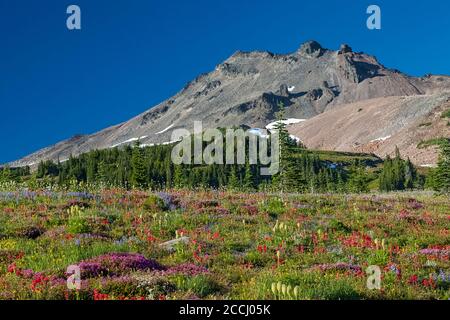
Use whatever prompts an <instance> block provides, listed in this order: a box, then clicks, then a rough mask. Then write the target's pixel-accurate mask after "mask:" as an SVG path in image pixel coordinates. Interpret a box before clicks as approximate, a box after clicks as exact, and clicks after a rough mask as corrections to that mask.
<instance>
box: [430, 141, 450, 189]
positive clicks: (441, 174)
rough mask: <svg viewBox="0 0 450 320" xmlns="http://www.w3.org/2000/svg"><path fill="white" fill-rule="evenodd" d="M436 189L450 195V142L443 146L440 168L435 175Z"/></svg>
mask: <svg viewBox="0 0 450 320" xmlns="http://www.w3.org/2000/svg"><path fill="white" fill-rule="evenodd" d="M434 179H435V182H434V185H435V189H436V190H438V191H441V192H444V193H450V140H448V141H447V142H446V143H443V144H442V145H441V153H440V155H439V160H438V166H437V168H436V171H435V173H434Z"/></svg>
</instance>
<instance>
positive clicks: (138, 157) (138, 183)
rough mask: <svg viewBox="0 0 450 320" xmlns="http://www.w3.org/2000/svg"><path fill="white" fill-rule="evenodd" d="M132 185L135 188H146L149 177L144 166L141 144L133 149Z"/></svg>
mask: <svg viewBox="0 0 450 320" xmlns="http://www.w3.org/2000/svg"><path fill="white" fill-rule="evenodd" d="M131 169H132V174H131V183H132V185H133V186H135V187H138V188H142V187H145V185H146V181H147V177H146V173H147V170H146V169H145V165H144V155H143V153H142V149H141V147H140V145H139V142H138V143H136V145H135V146H134V147H133V151H132V158H131Z"/></svg>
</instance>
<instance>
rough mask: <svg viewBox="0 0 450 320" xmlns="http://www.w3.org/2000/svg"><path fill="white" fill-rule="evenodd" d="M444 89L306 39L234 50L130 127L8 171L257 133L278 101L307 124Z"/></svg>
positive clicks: (66, 145)
mask: <svg viewBox="0 0 450 320" xmlns="http://www.w3.org/2000/svg"><path fill="white" fill-rule="evenodd" d="M446 90H450V78H449V77H446V76H428V77H423V78H415V77H409V76H407V75H405V74H403V73H401V72H398V71H396V70H391V69H388V68H386V67H384V66H383V65H382V64H380V63H379V62H378V61H377V59H376V58H375V57H373V56H371V55H369V54H365V53H356V52H353V50H352V49H351V47H350V46H349V45H345V44H344V45H341V47H340V48H339V49H338V50H336V51H333V50H330V49H325V48H323V47H322V46H321V45H320V44H319V43H318V42H317V41H313V40H311V41H307V42H305V43H303V44H302V45H301V46H300V48H299V49H298V50H297V51H296V52H293V53H290V54H274V53H271V52H268V51H252V52H243V51H237V52H235V53H234V54H233V55H231V56H230V57H229V58H228V59H227V60H225V61H224V62H222V63H220V64H218V65H217V67H216V68H215V69H214V70H212V71H211V72H209V73H205V74H202V75H200V76H198V77H197V78H195V79H194V80H192V81H191V82H189V83H188V84H187V85H186V86H185V87H184V88H182V90H181V91H180V92H178V93H177V94H175V95H174V96H173V97H170V98H169V99H167V100H165V101H162V102H161V103H160V104H158V105H156V106H154V107H152V108H150V109H148V110H146V111H144V112H143V113H142V114H140V115H137V116H136V117H134V118H132V119H130V120H129V121H126V122H124V123H122V124H120V125H117V126H113V127H110V128H107V129H105V130H102V131H100V132H97V133H95V134H92V135H87V136H83V137H81V138H78V139H72V140H66V141H62V142H60V143H58V144H56V145H54V146H50V147H47V148H45V149H43V150H40V151H38V152H36V153H34V154H32V155H30V156H27V157H25V158H23V159H21V160H18V161H15V162H13V163H11V164H10V165H12V166H24V165H31V166H33V165H36V164H37V163H38V162H39V161H41V160H47V159H51V160H55V161H56V160H57V159H60V160H61V161H64V160H65V159H68V158H69V157H70V155H74V156H76V155H78V154H80V153H83V152H87V151H90V150H93V149H102V148H110V147H114V146H124V145H127V144H131V143H133V142H134V141H136V140H137V139H139V140H140V142H141V144H144V145H146V144H147V145H150V144H155V143H164V142H169V141H170V140H171V133H172V131H173V130H175V129H177V128H188V129H192V126H193V122H194V121H198V120H201V121H202V122H203V127H204V128H207V127H228V126H241V125H244V126H248V127H255V128H264V127H265V126H266V125H267V124H268V123H270V122H272V121H273V120H274V117H275V114H276V111H277V106H278V103H279V102H283V103H284V105H285V106H286V107H287V108H286V115H287V117H289V118H296V119H310V118H315V117H317V116H318V115H321V114H325V113H327V112H329V111H331V110H339V109H340V108H341V107H342V106H344V105H347V104H350V103H356V102H361V101H365V100H369V99H375V98H383V97H390V96H396V97H400V96H418V95H432V94H436V93H442V92H446ZM384 112H386V111H384ZM408 119H412V118H408ZM307 122H308V121H306V123H307ZM383 125H384V124H382V123H380V124H379V126H383Z"/></svg>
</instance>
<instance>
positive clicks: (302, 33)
mask: <svg viewBox="0 0 450 320" xmlns="http://www.w3.org/2000/svg"><path fill="white" fill-rule="evenodd" d="M70 4H76V5H79V6H80V8H81V11H82V30H79V31H69V30H68V29H67V28H66V18H67V14H66V8H67V7H68V6H69V5H70ZM370 4H377V5H379V6H380V7H381V10H382V30H380V31H370V30H368V29H367V28H366V19H367V15H366V8H367V7H368V6H369V5H370ZM449 16H450V2H449V1H446V0H439V1H438V0H428V1H420V2H418V1H410V0H408V1H407V0H388V1H365V0H357V1H356V0H330V1H325V0H322V1H317V0H316V1H303V0H292V1H282V0H277V1H274V0H273V1H268V0H240V1H235V0H226V1H221V0H215V1H212V0H197V1H187V0H183V1H181V0H171V1H151V0H147V1H144V0H114V1H111V0H71V1H64V0H39V1H36V0H28V1H23V0H14V1H1V2H0V36H1V44H0V111H1V113H0V150H1V152H0V163H3V162H6V161H10V160H14V159H17V158H19V157H22V156H25V155H27V154H29V153H31V152H33V151H36V150H37V149H40V148H42V147H45V146H48V145H50V144H53V143H55V142H58V141H60V140H62V139H66V138H70V137H71V136H73V135H75V134H80V133H92V132H95V131H97V130H100V129H103V128H105V127H107V126H110V125H113V124H117V123H120V122H122V121H125V120H128V119H129V118H131V117H132V116H135V115H137V114H139V113H141V112H143V111H145V110H146V109H148V108H150V107H151V106H153V105H155V104H157V103H158V102H160V101H162V100H164V99H166V98H168V97H170V96H171V95H173V94H174V93H176V92H177V91H179V90H180V89H181V88H182V87H183V86H184V85H185V84H186V83H187V82H188V81H190V80H191V79H193V78H194V77H196V76H197V75H198V74H200V73H202V72H208V71H210V70H212V69H214V67H215V66H216V65H217V64H219V63H221V62H222V61H223V60H225V59H226V58H227V57H228V56H230V55H231V54H232V53H233V52H235V51H236V50H247V51H249V50H269V51H272V52H275V53H288V52H292V51H295V50H296V49H297V48H298V46H299V45H300V44H301V43H302V42H304V41H306V40H309V39H314V40H317V41H318V42H319V43H321V44H322V46H324V47H327V48H330V49H337V48H338V46H339V45H340V44H341V43H344V42H345V43H348V44H350V45H351V46H352V47H353V49H354V50H356V51H364V52H368V53H371V54H373V55H375V56H377V58H378V59H379V60H380V61H381V62H382V63H383V64H384V65H386V66H388V67H392V68H397V69H399V70H401V71H403V72H406V73H408V74H411V75H419V76H420V75H424V74H426V73H437V74H450V58H449V57H450V19H449V18H448V17H449Z"/></svg>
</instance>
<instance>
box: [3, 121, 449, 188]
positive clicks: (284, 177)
mask: <svg viewBox="0 0 450 320" xmlns="http://www.w3.org/2000/svg"><path fill="white" fill-rule="evenodd" d="M276 129H278V132H279V133H280V135H279V136H280V146H281V150H282V151H281V157H280V162H279V164H280V170H279V172H278V173H277V174H276V175H273V176H262V175H261V174H260V167H261V166H260V165H259V164H256V165H254V164H249V161H248V159H246V163H245V164H240V165H227V164H212V165H194V164H190V165H174V164H173V162H172V159H171V151H172V148H173V146H172V145H156V146H150V147H141V146H139V144H138V143H137V144H136V145H134V146H125V147H122V148H117V147H116V148H112V149H105V150H95V151H91V152H88V153H85V154H82V155H80V156H78V157H70V158H69V159H68V160H67V161H64V162H58V163H55V162H52V161H45V162H41V163H39V166H38V168H37V171H36V172H34V173H32V174H31V173H30V170H29V168H16V169H9V168H3V169H2V170H1V171H0V181H10V180H15V181H21V180H22V181H26V182H27V183H29V184H30V185H31V186H33V185H34V184H39V183H38V182H42V181H44V182H46V183H50V184H57V185H60V186H71V185H73V184H76V183H80V182H82V183H91V184H98V185H102V186H105V187H122V188H128V189H131V188H151V189H165V188H226V189H232V190H242V191H253V190H276V191H286V192H305V193H306V192H341V193H345V192H367V191H370V190H374V189H375V190H376V189H378V190H380V191H394V190H408V189H423V188H434V189H436V190H440V191H446V192H448V191H449V190H450V153H449V150H450V147H449V145H450V144H444V145H443V147H442V153H441V156H440V160H439V167H438V168H437V169H433V170H431V173H430V174H428V176H427V177H425V175H423V174H419V173H418V171H417V169H416V168H415V167H414V165H413V164H412V163H411V161H409V159H406V160H404V159H402V158H401V157H400V153H399V151H398V149H397V150H396V153H395V157H394V158H389V157H388V158H387V159H386V160H385V161H384V162H381V163H380V164H373V163H367V162H366V161H364V160H361V158H360V157H358V156H356V155H355V158H354V159H351V160H350V161H349V162H345V163H344V162H333V161H330V160H327V159H323V157H322V159H321V158H320V157H319V153H318V152H314V151H311V150H306V149H305V148H304V147H303V146H301V145H297V144H296V143H295V142H294V141H292V140H291V139H290V137H289V134H288V133H287V131H286V128H285V125H283V124H282V123H280V124H279V125H278V127H277V128H276ZM247 144H248V140H247ZM235 152H236V150H235ZM41 185H42V183H41Z"/></svg>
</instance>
